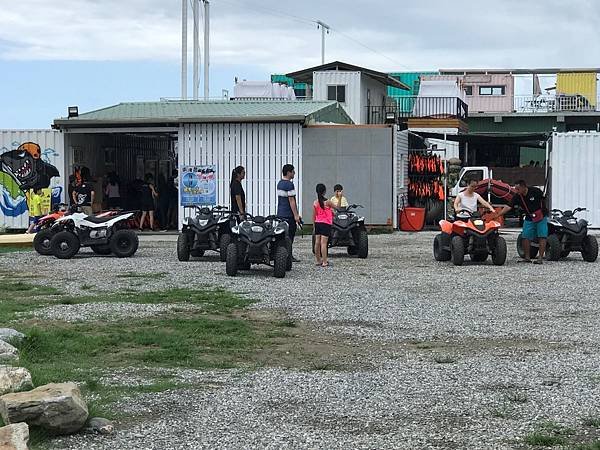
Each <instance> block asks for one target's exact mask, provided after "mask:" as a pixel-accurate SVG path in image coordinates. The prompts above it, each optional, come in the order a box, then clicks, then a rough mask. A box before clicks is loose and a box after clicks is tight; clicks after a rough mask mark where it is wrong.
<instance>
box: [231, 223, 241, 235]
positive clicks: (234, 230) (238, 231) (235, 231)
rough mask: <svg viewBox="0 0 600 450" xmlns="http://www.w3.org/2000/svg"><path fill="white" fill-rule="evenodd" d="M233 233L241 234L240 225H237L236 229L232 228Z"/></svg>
mask: <svg viewBox="0 0 600 450" xmlns="http://www.w3.org/2000/svg"><path fill="white" fill-rule="evenodd" d="M231 232H232V233H235V234H240V227H239V225H235V226H234V227H232V228H231Z"/></svg>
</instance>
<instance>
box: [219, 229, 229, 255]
mask: <svg viewBox="0 0 600 450" xmlns="http://www.w3.org/2000/svg"><path fill="white" fill-rule="evenodd" d="M230 243H231V235H230V234H229V233H223V234H222V235H221V237H220V238H219V257H220V258H221V262H225V261H227V247H229V244H230Z"/></svg>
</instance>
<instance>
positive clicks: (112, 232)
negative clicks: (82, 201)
mask: <svg viewBox="0 0 600 450" xmlns="http://www.w3.org/2000/svg"><path fill="white" fill-rule="evenodd" d="M133 215H134V212H123V213H119V214H114V215H103V216H87V215H86V214H84V213H80V212H76V213H73V214H71V215H68V216H63V217H61V218H60V219H56V221H55V223H54V225H53V226H52V232H53V234H54V235H53V237H52V239H51V240H50V248H51V249H52V254H53V255H54V256H56V257H57V258H59V259H69V258H72V257H73V256H75V255H76V254H77V252H78V251H79V249H80V248H81V247H90V248H91V249H92V251H93V252H94V253H96V254H98V255H110V254H111V253H113V254H114V255H115V256H118V257H119V258H126V257H129V256H132V255H133V254H134V253H135V252H136V251H137V249H138V246H139V240H138V237H137V234H135V232H134V231H133V230H131V229H130V228H129V219H130V218H131V217H132V216H133Z"/></svg>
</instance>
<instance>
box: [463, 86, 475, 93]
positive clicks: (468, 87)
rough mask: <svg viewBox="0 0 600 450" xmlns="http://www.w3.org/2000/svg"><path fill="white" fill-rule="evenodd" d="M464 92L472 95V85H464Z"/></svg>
mask: <svg viewBox="0 0 600 450" xmlns="http://www.w3.org/2000/svg"><path fill="white" fill-rule="evenodd" d="M465 94H467V95H473V86H465Z"/></svg>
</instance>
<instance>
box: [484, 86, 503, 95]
mask: <svg viewBox="0 0 600 450" xmlns="http://www.w3.org/2000/svg"><path fill="white" fill-rule="evenodd" d="M505 93H506V86H479V95H504V94H505Z"/></svg>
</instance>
